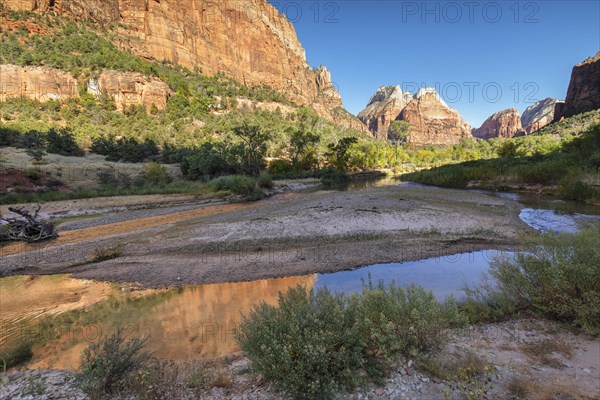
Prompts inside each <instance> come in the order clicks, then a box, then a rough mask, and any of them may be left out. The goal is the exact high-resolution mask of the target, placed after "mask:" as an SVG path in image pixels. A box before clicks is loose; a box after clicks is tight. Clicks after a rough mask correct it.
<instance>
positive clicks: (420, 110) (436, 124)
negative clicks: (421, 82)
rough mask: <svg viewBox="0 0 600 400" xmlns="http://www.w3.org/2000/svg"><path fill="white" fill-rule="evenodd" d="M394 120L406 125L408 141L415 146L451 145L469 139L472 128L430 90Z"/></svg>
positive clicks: (408, 105) (413, 101)
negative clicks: (407, 125) (407, 126)
mask: <svg viewBox="0 0 600 400" xmlns="http://www.w3.org/2000/svg"><path fill="white" fill-rule="evenodd" d="M397 119H400V120H404V121H406V122H408V124H409V125H410V128H409V132H408V142H409V143H411V144H413V145H415V146H425V145H431V144H436V145H453V144H458V143H459V142H460V140H461V139H463V138H470V137H471V126H470V125H469V124H468V123H467V122H466V121H465V120H464V119H463V118H462V117H461V116H460V114H459V113H458V111H456V110H454V109H452V108H450V107H448V106H447V105H446V104H444V102H443V101H442V100H441V99H440V96H439V95H438V94H437V93H436V92H435V90H432V89H428V90H427V91H424V92H422V93H421V95H420V96H418V97H417V96H415V98H414V99H413V100H412V101H411V102H410V103H408V104H407V105H406V107H405V108H404V109H403V110H402V112H401V113H400V115H399V116H398V118H397Z"/></svg>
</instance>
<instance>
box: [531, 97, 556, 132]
mask: <svg viewBox="0 0 600 400" xmlns="http://www.w3.org/2000/svg"><path fill="white" fill-rule="evenodd" d="M558 103H562V104H564V101H560V100H557V99H552V98H550V97H549V98H547V99H544V100H541V101H538V102H537V103H534V104H532V105H530V106H529V107H527V109H526V110H525V112H524V113H523V115H522V116H521V124H522V125H523V129H525V130H526V131H527V133H528V134H530V133H533V132H535V131H537V130H540V129H542V128H543V127H544V126H546V125H548V124H549V123H551V122H552V120H553V119H554V110H555V109H556V105H557V104H558Z"/></svg>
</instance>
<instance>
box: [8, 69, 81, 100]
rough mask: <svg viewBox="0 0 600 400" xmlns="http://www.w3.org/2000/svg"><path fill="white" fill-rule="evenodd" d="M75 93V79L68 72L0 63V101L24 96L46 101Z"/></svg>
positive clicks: (74, 94)
mask: <svg viewBox="0 0 600 400" xmlns="http://www.w3.org/2000/svg"><path fill="white" fill-rule="evenodd" d="M76 95H77V80H76V79H75V78H73V76H72V75H71V74H69V73H68V72H63V71H61V70H58V69H54V68H47V67H20V66H17V65H0V101H6V100H7V99H9V98H15V97H25V98H28V99H32V100H38V101H48V100H52V99H54V100H58V99H62V98H67V97H72V96H76Z"/></svg>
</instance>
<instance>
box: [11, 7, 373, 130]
mask: <svg viewBox="0 0 600 400" xmlns="http://www.w3.org/2000/svg"><path fill="white" fill-rule="evenodd" d="M0 2H2V3H4V4H5V5H6V6H8V7H9V8H13V9H18V10H28V11H35V12H39V13H49V12H53V13H57V14H59V15H63V16H66V17H71V18H76V19H86V20H92V21H105V22H119V26H120V28H119V29H118V33H119V35H118V38H117V39H116V45H117V46H119V47H120V48H122V49H130V50H131V51H133V52H134V54H137V55H139V56H141V57H144V58H146V59H155V60H159V61H162V60H167V61H170V62H173V63H175V64H178V65H181V66H184V67H187V68H189V69H191V70H194V69H196V70H200V71H201V72H202V73H203V74H206V75H211V74H214V73H217V72H221V73H223V74H224V75H226V76H228V77H231V78H233V79H235V80H237V81H238V82H240V83H243V84H245V85H246V86H253V85H269V86H271V87H273V88H274V89H275V90H277V91H279V92H281V93H283V94H284V95H286V97H287V98H289V99H290V100H292V101H294V102H296V103H298V104H299V105H309V106H313V105H314V107H313V108H314V109H315V111H317V112H318V113H319V114H320V115H321V116H322V117H326V118H327V117H329V118H330V119H332V118H333V117H332V116H331V112H332V111H333V110H335V109H336V108H338V107H341V99H340V98H339V93H337V90H336V89H335V88H334V87H333V86H332V85H328V83H331V77H330V76H329V73H328V72H327V71H326V70H325V69H317V70H316V71H313V70H312V69H311V68H310V67H309V65H308V63H307V61H306V55H305V52H304V49H303V47H302V45H301V44H300V42H299V40H298V38H297V36H296V31H295V29H294V26H293V24H292V23H291V22H289V21H288V20H287V19H286V17H285V16H284V15H283V14H280V13H279V12H278V10H277V9H276V8H275V7H273V6H272V5H271V4H269V3H268V2H267V0H247V1H239V0H219V1H216V0H0ZM325 88H326V89H325ZM348 123H349V124H358V126H360V123H359V122H358V121H357V120H349V121H348ZM362 128H363V130H366V128H364V127H362Z"/></svg>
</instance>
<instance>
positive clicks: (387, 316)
mask: <svg viewBox="0 0 600 400" xmlns="http://www.w3.org/2000/svg"><path fill="white" fill-rule="evenodd" d="M464 322H465V320H464V318H463V317H462V314H461V313H460V312H459V310H458V308H457V306H456V304H455V303H454V302H452V301H449V302H445V303H439V302H437V301H436V299H435V298H434V297H433V294H432V293H431V292H429V291H426V290H425V289H423V288H420V287H416V286H409V287H408V288H406V289H402V288H399V287H396V286H394V285H390V287H389V288H385V287H384V286H383V284H379V285H378V286H376V287H374V286H373V285H371V284H369V285H368V286H366V287H365V288H364V289H363V291H362V293H359V294H354V295H352V296H350V297H347V296H344V295H342V294H336V295H334V294H331V293H330V292H329V291H328V290H326V289H323V290H319V291H317V292H313V291H307V289H306V288H304V287H303V286H298V287H296V288H294V289H291V290H289V291H288V292H287V293H286V294H280V296H279V301H278V306H271V305H268V304H265V303H263V304H261V305H259V306H258V307H255V308H254V309H253V310H252V312H251V313H250V314H249V315H246V316H245V317H244V318H243V321H242V324H241V327H240V330H239V335H238V337H237V340H238V342H239V343H240V346H241V348H242V350H243V351H244V352H245V353H246V355H247V356H248V358H249V359H250V360H251V362H252V367H253V368H254V369H255V370H256V371H257V372H258V373H260V374H262V375H263V376H264V377H265V378H267V379H268V380H269V381H271V382H272V383H273V384H274V385H276V386H277V387H279V388H282V389H284V390H286V391H287V392H289V393H290V394H292V395H295V396H296V397H306V398H327V397H332V396H333V395H334V394H335V393H336V392H338V391H340V390H348V389H351V388H353V387H355V386H357V385H361V384H363V383H365V382H367V381H369V380H374V381H378V382H380V379H381V378H382V377H383V376H384V375H385V374H386V373H387V371H388V368H387V366H388V364H389V362H392V361H394V358H399V356H400V355H405V356H408V357H414V356H415V355H418V354H420V353H421V352H422V351H426V350H429V349H431V348H432V347H434V346H436V345H439V344H441V343H442V342H443V341H444V340H445V338H446V332H447V331H448V330H449V329H451V328H453V327H458V326H462V325H463V323H464Z"/></svg>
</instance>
